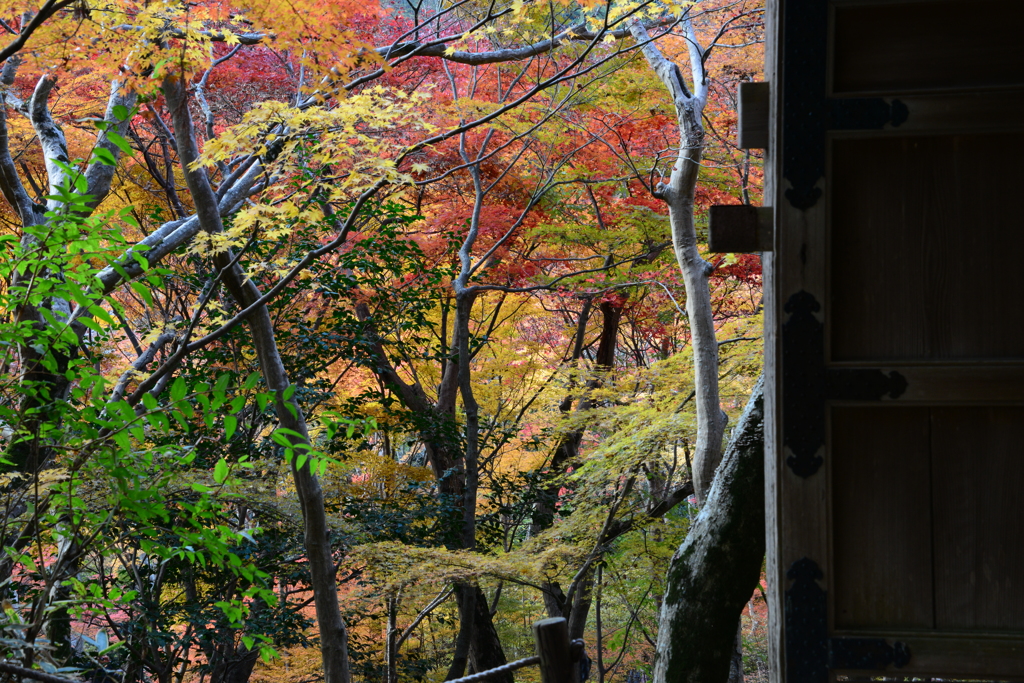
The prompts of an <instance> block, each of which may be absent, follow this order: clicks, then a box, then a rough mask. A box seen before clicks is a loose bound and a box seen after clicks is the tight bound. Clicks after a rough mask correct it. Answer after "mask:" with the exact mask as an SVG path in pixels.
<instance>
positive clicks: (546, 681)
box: [533, 617, 579, 683]
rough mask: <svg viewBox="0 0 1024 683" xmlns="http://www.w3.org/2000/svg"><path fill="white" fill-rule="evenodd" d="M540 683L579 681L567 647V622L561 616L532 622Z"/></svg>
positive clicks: (572, 682) (574, 663)
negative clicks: (538, 658)
mask: <svg viewBox="0 0 1024 683" xmlns="http://www.w3.org/2000/svg"><path fill="white" fill-rule="evenodd" d="M533 639H534V642H536V643H537V655H538V656H539V657H540V680H541V683H579V666H578V665H577V663H576V662H575V661H574V660H573V657H572V653H571V651H570V648H569V622H567V621H566V620H565V619H563V618H562V617H553V618H551V619H541V620H540V621H538V622H535V623H534V624H533Z"/></svg>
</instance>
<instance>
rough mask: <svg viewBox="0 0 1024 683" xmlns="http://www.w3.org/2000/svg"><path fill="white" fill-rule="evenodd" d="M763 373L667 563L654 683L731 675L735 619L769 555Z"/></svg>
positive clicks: (707, 682)
mask: <svg viewBox="0 0 1024 683" xmlns="http://www.w3.org/2000/svg"><path fill="white" fill-rule="evenodd" d="M764 544H765V535H764V378H763V377H762V378H761V379H760V380H758V383H757V386H756V387H755V389H754V393H753V394H752V395H751V397H750V401H749V402H748V403H747V407H746V409H745V410H744V411H743V416H742V417H741V418H740V422H739V424H737V425H736V429H735V430H734V431H733V433H732V438H731V439H730V442H729V446H728V448H727V449H726V452H725V456H724V457H723V458H722V463H721V465H719V468H718V472H717V473H716V475H715V478H714V483H713V484H712V486H711V491H710V493H709V494H708V498H707V501H706V502H705V504H704V507H703V508H702V509H701V511H700V514H699V515H697V519H696V521H695V522H694V524H693V527H692V528H691V529H690V533H689V534H688V535H687V537H686V540H685V541H684V542H683V544H682V545H681V546H679V549H678V550H677V551H676V553H675V555H674V556H673V557H672V563H671V565H670V568H669V573H668V581H667V586H666V591H665V599H664V602H663V603H662V607H661V619H660V626H659V629H658V650H657V660H656V662H655V666H654V683H716V682H718V681H725V680H727V679H728V677H729V664H730V661H731V660H732V656H733V650H734V645H735V641H736V620H737V617H738V615H739V614H740V613H741V612H742V611H743V606H744V605H745V604H746V603H747V600H749V599H750V595H751V593H753V592H754V588H755V586H756V585H757V582H758V580H759V579H760V576H761V560H762V558H763V557H764Z"/></svg>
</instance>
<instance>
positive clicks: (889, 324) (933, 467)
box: [765, 0, 1024, 683]
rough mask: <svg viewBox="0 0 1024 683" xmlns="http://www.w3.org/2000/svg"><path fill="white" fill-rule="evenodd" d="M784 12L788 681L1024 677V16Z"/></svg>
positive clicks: (912, 10)
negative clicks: (841, 678) (911, 677)
mask: <svg viewBox="0 0 1024 683" xmlns="http://www.w3.org/2000/svg"><path fill="white" fill-rule="evenodd" d="M768 22H769V35H770V36H771V38H770V45H769V50H768V68H767V73H768V79H769V80H770V83H771V89H772V125H771V127H770V128H771V141H770V143H769V150H768V155H767V158H768V174H767V175H768V187H767V191H766V194H765V196H766V200H765V203H766V204H768V203H771V204H772V205H773V206H774V207H775V217H774V218H775V244H774V252H773V253H772V254H766V255H765V267H766V290H767V306H766V310H767V313H768V320H767V323H766V328H767V333H766V334H767V336H766V342H767V366H768V367H767V372H768V374H769V386H770V387H771V389H770V392H769V396H768V413H767V424H766V429H767V433H766V447H767V453H766V467H767V477H768V479H767V481H768V491H767V496H768V497H767V500H768V520H769V521H768V527H769V528H768V531H769V540H768V547H769V558H768V567H769V572H770V578H771V581H770V583H771V585H772V591H773V594H772V598H773V601H772V606H771V615H770V616H771V619H772V622H773V623H772V628H771V633H772V638H773V641H772V655H773V657H774V662H773V663H774V667H773V669H774V675H775V676H776V680H778V681H786V683H819V682H822V683H823V682H824V681H828V680H834V679H835V677H837V676H845V677H852V679H856V678H858V677H869V676H878V675H882V674H883V672H884V675H887V676H893V675H900V676H913V677H924V676H941V677H943V678H955V677H962V678H971V679H983V680H1024V264H1021V263H1019V262H1018V261H1019V259H1021V258H1022V256H1024V213H1022V202H1021V197H1022V195H1024V160H1022V158H1021V155H1022V153H1024V28H1022V27H1024V3H1021V2H1019V0H974V1H972V2H962V1H959V0H958V1H956V2H951V1H948V0H902V1H899V2H896V1H892V0H889V1H881V0H874V1H865V0H857V1H853V0H833V1H831V2H826V1H825V0H778V1H776V2H770V3H769V11H768ZM864 680H867V678H864Z"/></svg>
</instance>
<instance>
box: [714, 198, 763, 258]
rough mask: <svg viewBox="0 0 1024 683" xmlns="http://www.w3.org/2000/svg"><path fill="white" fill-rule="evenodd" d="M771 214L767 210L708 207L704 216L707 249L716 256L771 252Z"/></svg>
mask: <svg viewBox="0 0 1024 683" xmlns="http://www.w3.org/2000/svg"><path fill="white" fill-rule="evenodd" d="M772 221H773V213H772V209H771V207H768V206H750V205H749V204H727V205H717V206H712V207H711V211H710V214H709V216H708V249H709V251H711V252H713V253H716V254H730V253H732V254H751V253H754V252H759V251H771V250H772V241H773V234H772V233H773V228H772Z"/></svg>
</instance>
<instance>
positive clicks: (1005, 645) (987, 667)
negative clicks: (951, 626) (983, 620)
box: [833, 631, 1024, 683]
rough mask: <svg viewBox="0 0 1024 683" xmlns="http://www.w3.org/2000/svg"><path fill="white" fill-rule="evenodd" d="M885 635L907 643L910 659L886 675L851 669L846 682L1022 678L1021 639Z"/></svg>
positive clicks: (1023, 647)
mask: <svg viewBox="0 0 1024 683" xmlns="http://www.w3.org/2000/svg"><path fill="white" fill-rule="evenodd" d="M886 638H887V639H888V640H889V641H890V642H891V641H894V640H899V641H902V642H904V643H906V644H907V646H908V647H909V648H910V652H911V657H910V662H908V663H907V665H906V666H905V667H903V668H902V669H900V670H899V671H894V670H893V669H889V672H888V673H886V674H882V672H877V671H851V672H848V674H849V675H848V676H846V678H847V680H848V681H865V682H867V681H879V680H886V679H882V678H880V675H886V676H894V677H893V678H888V679H887V680H890V681H893V680H900V681H913V680H918V681H920V680H922V679H925V678H930V677H933V676H934V677H941V678H939V680H945V681H950V680H951V679H954V680H955V679H961V680H960V681H958V683H963V681H962V679H964V678H966V679H969V680H972V681H975V682H976V683H988V682H991V681H993V680H994V681H1022V680H1024V666H1022V662H1024V640H1022V639H1021V638H1019V637H1017V638H1013V637H1008V636H1003V637H998V636H989V635H966V636H965V635H964V634H956V635H952V634H946V633H927V632H920V631H916V632H915V631H907V632H902V633H901V632H899V631H894V632H891V633H887V634H886ZM904 676H906V677H907V678H903V677H904ZM911 677H912V678H911ZM833 680H834V679H833Z"/></svg>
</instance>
